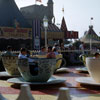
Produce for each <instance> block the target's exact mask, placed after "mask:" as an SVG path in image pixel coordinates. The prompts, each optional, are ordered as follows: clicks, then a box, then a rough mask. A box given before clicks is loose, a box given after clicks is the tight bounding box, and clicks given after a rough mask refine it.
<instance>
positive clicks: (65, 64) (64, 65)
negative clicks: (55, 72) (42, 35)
mask: <svg viewBox="0 0 100 100" xmlns="http://www.w3.org/2000/svg"><path fill="white" fill-rule="evenodd" d="M59 60H62V61H64V64H63V65H62V66H60V67H65V65H66V60H65V59H64V58H58V59H57V60H56V62H58V61H59Z"/></svg>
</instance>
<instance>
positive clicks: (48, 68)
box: [18, 58, 57, 82]
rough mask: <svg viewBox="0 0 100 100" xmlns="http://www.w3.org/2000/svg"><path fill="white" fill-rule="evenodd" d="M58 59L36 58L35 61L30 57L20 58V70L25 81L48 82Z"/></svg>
mask: <svg viewBox="0 0 100 100" xmlns="http://www.w3.org/2000/svg"><path fill="white" fill-rule="evenodd" d="M56 61H57V59H55V58H52V59H49V58H36V59H34V62H32V63H30V62H28V59H18V70H19V72H20V74H21V76H22V77H23V79H24V80H25V81H28V82H46V81H48V80H49V78H50V77H51V76H52V75H53V73H54V67H55V66H56Z"/></svg>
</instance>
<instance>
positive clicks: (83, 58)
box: [79, 54, 94, 66]
mask: <svg viewBox="0 0 100 100" xmlns="http://www.w3.org/2000/svg"><path fill="white" fill-rule="evenodd" d="M87 57H94V55H93V54H82V55H80V56H79V59H80V61H81V62H82V63H83V64H84V66H86V58H87Z"/></svg>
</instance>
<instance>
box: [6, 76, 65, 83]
mask: <svg viewBox="0 0 100 100" xmlns="http://www.w3.org/2000/svg"><path fill="white" fill-rule="evenodd" d="M65 81H66V80H64V79H58V78H57V79H56V78H54V77H51V78H50V79H49V80H48V81H47V82H26V81H25V80H24V79H23V78H22V77H17V78H10V79H8V80H7V82H10V83H15V84H31V85H48V84H59V83H63V82H65Z"/></svg>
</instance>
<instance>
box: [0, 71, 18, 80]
mask: <svg viewBox="0 0 100 100" xmlns="http://www.w3.org/2000/svg"><path fill="white" fill-rule="evenodd" d="M18 76H19V75H9V74H8V73H7V72H6V71H3V72H0V77H7V78H10V77H18Z"/></svg>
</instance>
